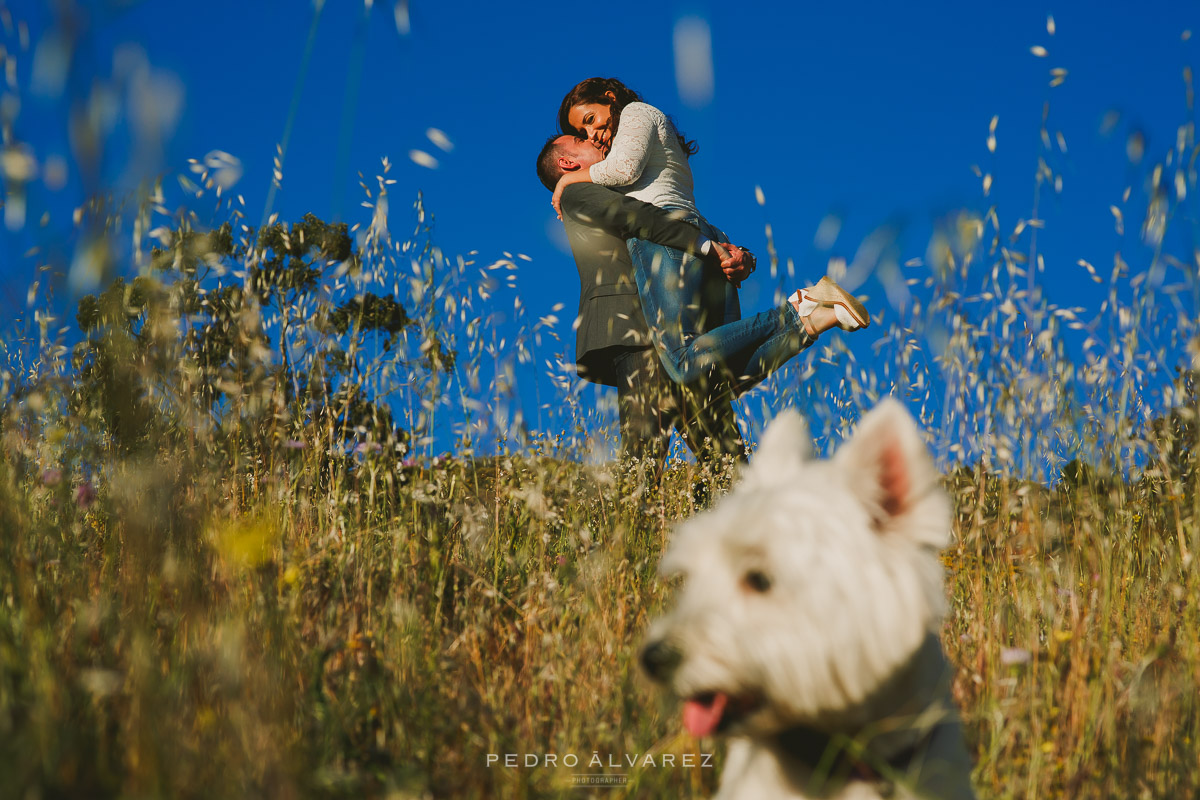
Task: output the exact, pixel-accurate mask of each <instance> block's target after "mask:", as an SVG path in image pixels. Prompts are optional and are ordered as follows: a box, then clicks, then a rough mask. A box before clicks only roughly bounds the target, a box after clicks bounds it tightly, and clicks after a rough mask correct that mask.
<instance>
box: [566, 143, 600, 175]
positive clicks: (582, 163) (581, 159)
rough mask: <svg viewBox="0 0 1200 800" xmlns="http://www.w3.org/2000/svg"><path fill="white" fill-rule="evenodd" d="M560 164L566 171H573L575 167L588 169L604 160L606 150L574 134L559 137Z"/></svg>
mask: <svg viewBox="0 0 1200 800" xmlns="http://www.w3.org/2000/svg"><path fill="white" fill-rule="evenodd" d="M556 143H557V145H558V159H559V161H558V164H559V166H560V167H562V168H563V171H564V172H573V171H575V169H574V168H578V169H587V168H588V167H590V166H591V165H592V164H596V163H598V162H600V161H603V160H604V152H603V151H602V150H601V149H600V147H599V145H597V144H596V143H594V142H592V141H590V140H587V139H576V138H575V137H574V136H569V135H564V136H560V137H558V140H557V142H556Z"/></svg>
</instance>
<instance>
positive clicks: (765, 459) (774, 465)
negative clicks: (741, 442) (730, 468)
mask: <svg viewBox="0 0 1200 800" xmlns="http://www.w3.org/2000/svg"><path fill="white" fill-rule="evenodd" d="M811 447H812V441H811V440H810V439H809V438H808V426H807V425H805V424H804V418H803V417H801V416H800V413H799V412H798V411H796V409H794V408H788V409H785V410H784V411H782V412H781V413H780V414H779V416H777V417H775V419H773V420H772V421H771V424H770V425H768V426H767V429H766V430H765V431H763V435H762V441H760V442H759V444H758V450H756V451H755V453H754V459H753V460H752V461H751V467H752V468H753V470H754V471H755V472H756V473H758V474H759V475H772V474H778V473H780V472H785V471H790V470H792V469H795V468H796V467H798V466H799V465H800V464H801V463H802V462H804V461H805V460H806V459H807V458H808V457H809V453H810V448H811Z"/></svg>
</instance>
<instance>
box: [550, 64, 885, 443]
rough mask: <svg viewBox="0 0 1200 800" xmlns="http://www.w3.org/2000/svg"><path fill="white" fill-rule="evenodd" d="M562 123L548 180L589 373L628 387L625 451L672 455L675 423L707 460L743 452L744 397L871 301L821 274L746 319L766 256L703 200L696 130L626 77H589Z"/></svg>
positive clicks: (854, 322) (855, 321)
mask: <svg viewBox="0 0 1200 800" xmlns="http://www.w3.org/2000/svg"><path fill="white" fill-rule="evenodd" d="M558 125H559V128H560V129H561V130H562V131H563V133H562V134H559V135H556V136H552V137H550V138H549V139H548V140H547V141H546V144H545V145H544V146H543V147H542V150H541V152H540V153H539V154H538V159H537V172H538V178H539V179H540V180H541V181H542V183H543V184H544V185H545V186H546V188H547V189H549V190H551V191H552V192H553V193H554V195H553V199H552V201H551V202H552V203H553V205H554V207H555V210H556V211H557V212H558V213H559V217H560V218H561V219H562V221H563V225H564V226H565V228H566V233H567V239H568V241H569V242H570V245H571V252H572V254H573V255H574V257H575V263H576V266H577V267H578V269H579V279H580V298H579V319H578V321H577V325H578V329H577V334H576V336H577V339H576V351H575V356H576V362H577V365H578V369H579V374H580V375H581V376H582V377H584V378H586V379H587V380H591V381H593V382H596V383H601V384H606V385H609V386H615V387H616V388H617V402H618V410H619V415H620V429H621V450H622V455H623V456H627V457H639V458H655V459H659V460H660V461H661V459H662V458H664V457H665V454H666V446H667V443H668V441H669V437H670V433H671V430H672V428H674V429H677V430H679V431H680V432H681V433H682V434H683V435H684V437H685V440H686V441H687V443H688V446H689V447H690V448H691V449H692V451H693V452H694V453H695V454H696V455H697V457H698V458H701V459H706V458H709V457H711V456H719V455H733V456H736V457H739V458H744V453H745V449H744V445H743V443H742V440H741V437H740V436H739V434H738V429H737V424H736V419H735V416H734V412H733V407H732V399H733V398H734V397H735V396H736V395H737V393H739V392H741V391H745V390H746V389H748V388H749V387H751V386H753V385H755V384H756V383H758V382H759V381H761V380H762V379H763V378H765V377H766V376H767V375H769V374H770V373H771V372H773V371H774V370H776V369H778V368H779V367H781V366H782V365H783V364H784V363H785V362H786V361H787V360H788V359H790V358H791V357H793V356H795V355H796V354H797V353H799V352H800V351H801V350H804V349H805V348H807V347H808V346H809V345H811V344H812V343H813V342H814V341H816V339H817V337H818V336H820V335H821V334H822V333H824V332H825V331H828V330H830V329H831V328H834V327H837V328H840V329H842V330H845V331H854V330H859V329H861V328H865V327H866V326H867V325H869V324H870V316H869V315H868V313H867V310H866V309H865V308H864V307H863V305H862V303H860V302H859V301H858V300H857V299H856V298H855V297H853V296H852V295H850V294H849V293H847V292H846V291H844V290H843V289H842V288H841V287H840V286H838V285H837V284H836V283H834V282H833V281H831V280H830V279H828V278H822V279H821V280H820V281H819V282H818V283H817V284H816V285H815V286H810V287H805V288H801V289H798V290H797V291H796V292H794V293H793V294H792V295H791V296H790V297H789V298H788V299H787V300H786V301H785V302H784V303H782V304H781V305H780V306H778V307H776V308H772V309H768V310H766V311H761V312H759V313H757V314H754V315H752V316H749V317H744V318H743V317H742V316H741V309H740V305H739V302H738V294H737V289H738V286H739V285H740V284H741V282H742V281H743V280H745V279H746V278H747V277H749V276H750V274H751V273H753V272H754V269H755V259H754V256H753V254H751V253H750V251H749V250H747V249H745V248H742V247H738V246H736V245H734V244H732V243H731V242H730V240H729V238H728V237H727V236H725V235H724V234H723V233H722V232H721V231H720V230H718V229H717V228H715V227H713V226H712V225H711V224H710V223H709V222H708V221H707V220H705V219H704V217H703V216H701V215H700V212H699V211H698V210H697V208H696V201H695V197H694V195H693V184H692V171H691V168H690V167H689V166H688V158H689V157H690V156H691V155H693V154H695V152H696V150H697V148H696V144H695V142H692V141H688V140H687V139H685V138H684V136H682V135H681V134H680V133H679V132H678V131H677V130H676V128H675V126H674V124H673V123H672V122H671V120H670V118H669V117H667V116H666V115H665V114H664V113H663V112H662V111H660V110H659V109H657V108H655V107H654V106H652V105H649V104H647V103H645V102H643V101H642V98H641V97H640V96H639V95H638V94H637V93H636V92H634V91H633V90H631V89H630V88H629V87H627V86H625V84H623V83H622V82H621V81H619V80H617V79H615V78H589V79H587V80H585V81H583V82H582V83H580V84H578V85H577V86H576V87H575V88H574V89H572V90H571V91H570V92H569V93H568V94H567V96H566V97H564V98H563V101H562V104H561V106H560V107H559V113H558Z"/></svg>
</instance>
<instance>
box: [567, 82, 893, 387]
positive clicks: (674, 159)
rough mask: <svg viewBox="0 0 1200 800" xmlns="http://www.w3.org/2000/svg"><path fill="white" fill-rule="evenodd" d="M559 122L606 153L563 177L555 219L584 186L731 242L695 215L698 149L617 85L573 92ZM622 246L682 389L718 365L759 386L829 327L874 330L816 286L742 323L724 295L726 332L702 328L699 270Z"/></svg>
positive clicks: (854, 309) (658, 251) (823, 283)
mask: <svg viewBox="0 0 1200 800" xmlns="http://www.w3.org/2000/svg"><path fill="white" fill-rule="evenodd" d="M558 124H559V128H560V129H561V130H562V131H563V133H566V134H569V135H573V136H576V137H578V138H580V139H587V140H589V141H591V142H592V143H593V144H594V145H595V146H596V147H597V148H599V149H600V150H601V151H604V152H607V155H606V157H605V158H604V159H603V160H602V161H600V162H598V163H596V164H592V165H591V166H590V167H589V168H587V169H580V170H576V171H573V172H566V173H564V174H563V176H562V177H561V178H560V179H559V181H558V185H557V186H556V187H555V190H554V196H553V198H552V200H551V203H552V204H553V205H554V208H555V210H556V211H559V210H560V209H559V198H560V197H561V195H562V190H563V189H564V188H565V187H566V186H568V185H570V184H572V183H578V182H583V181H589V182H592V183H597V184H600V185H602V186H610V187H613V188H619V189H620V190H621V191H622V192H624V193H625V194H626V195H628V196H630V197H634V198H636V199H638V200H642V201H644V202H647V203H651V204H653V205H656V206H659V207H660V208H665V209H671V210H676V211H678V212H679V213H680V215H681V217H682V218H684V219H687V220H688V221H690V222H693V223H694V224H696V225H697V226H698V227H699V228H700V229H701V230H702V231H703V232H704V234H705V236H707V237H708V238H709V239H710V240H712V241H713V242H714V243H722V242H724V243H728V241H729V239H728V237H726V236H725V235H724V234H722V233H721V232H720V231H719V230H717V229H716V228H714V227H713V226H712V225H710V224H709V223H708V221H707V220H705V219H704V217H703V216H701V214H700V212H699V210H698V209H697V208H696V200H695V196H694V194H693V183H692V170H691V167H690V166H688V158H689V157H690V156H692V155H694V154H695V153H696V152H697V150H698V148H697V147H696V143H695V142H694V141H688V140H687V139H686V138H685V137H684V136H683V135H681V134H680V133H679V131H678V130H677V129H676V128H675V125H674V123H673V122H672V121H671V119H670V118H669V117H668V116H667V115H666V114H664V113H663V112H662V111H660V110H659V109H657V108H655V107H654V106H652V105H650V104H648V103H646V102H644V101H643V100H642V98H641V95H639V94H638V93H637V92H635V91H633V90H632V89H630V88H629V87H628V86H626V85H625V84H624V83H622V82H621V81H620V80H618V79H616V78H588V79H587V80H585V81H582V82H580V83H579V84H577V85H576V86H575V88H573V89H572V90H571V91H570V92H568V93H567V95H566V97H564V98H563V100H562V103H561V104H560V105H559V110H558ZM628 246H629V254H630V257H631V258H632V261H633V265H634V278H635V279H636V281H637V285H638V294H639V296H640V299H641V301H642V310H643V312H644V314H645V317H646V320H647V322H648V323H649V324H650V326H651V328H652V331H653V333H654V336H655V339H656V341H655V344H656V345H657V346H658V350H659V353H660V354H661V356H662V361H663V366H664V367H665V369H666V371H667V373H668V374H669V375H670V376H671V378H672V379H673V380H675V381H676V382H678V383H691V382H692V381H693V380H696V379H697V378H700V377H702V376H704V375H705V374H706V373H707V372H708V371H709V370H710V369H712V368H713V367H714V366H715V365H717V364H718V363H719V364H723V365H725V366H726V367H728V368H730V369H731V370H733V371H734V372H735V375H734V378H751V379H754V378H761V377H763V375H765V374H766V373H769V372H771V371H773V370H775V369H777V368H778V367H780V366H782V365H783V363H784V362H785V361H787V359H789V358H791V357H792V356H794V355H796V354H797V353H799V352H800V351H801V350H803V349H804V348H805V347H807V346H808V345H809V344H811V343H812V341H813V340H815V339H816V337H817V336H818V335H820V334H821V333H822V332H824V331H826V330H828V329H829V328H832V327H838V328H841V329H842V330H846V331H853V330H857V329H859V328H865V327H866V326H867V325H869V324H870V322H871V318H870V315H869V314H868V313H867V310H866V308H864V307H863V305H862V303H861V302H859V301H858V299H857V298H855V297H854V296H853V295H851V294H850V293H848V292H846V291H845V290H844V289H842V288H841V287H840V286H838V285H837V284H836V283H834V282H833V281H832V280H830V279H829V278H821V280H820V281H819V282H818V283H817V284H816V285H815V286H810V287H806V288H804V289H800V290H798V291H797V292H794V293H793V294H792V296H791V297H789V298H788V301H787V302H786V303H784V304H783V305H782V306H780V307H779V308H776V309H772V310H769V311H763V312H760V313H758V314H755V315H754V316H752V317H747V318H746V319H740V320H739V319H737V317H738V310H737V295H736V293H734V292H732V291H729V292H727V296H728V298H729V302H727V304H726V313H725V324H724V325H721V326H719V327H712V326H711V325H707V326H706V324H705V320H704V319H703V318H702V317H701V314H702V311H701V309H700V304H698V303H697V302H696V300H695V298H698V297H700V296H701V288H700V287H701V281H702V279H703V273H704V270H703V266H702V264H701V262H700V261H698V260H696V259H693V258H691V257H690V256H687V255H686V254H684V253H681V252H679V251H678V250H673V249H671V248H668V247H665V246H663V245H657V244H654V243H652V242H647V241H643V240H641V239H630V240H629V241H628ZM715 246H717V247H718V248H720V247H721V245H719V244H717V245H715ZM798 334H804V335H798ZM738 373H740V374H738Z"/></svg>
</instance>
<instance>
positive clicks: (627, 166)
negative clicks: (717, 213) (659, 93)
mask: <svg viewBox="0 0 1200 800" xmlns="http://www.w3.org/2000/svg"><path fill="white" fill-rule="evenodd" d="M589 172H590V174H591V178H592V182H593V183H598V184H600V185H601V186H613V187H621V190H622V191H623V192H625V194H627V195H629V196H630V197H635V198H637V199H638V200H641V201H643V202H646V203H651V204H652V205H656V206H658V207H659V208H685V209H687V210H689V211H692V212H694V213H696V214H699V212H698V211H697V210H696V198H695V196H694V195H693V194H692V191H693V185H692V170H691V168H690V167H689V166H688V162H687V154H686V153H684V152H683V148H682V147H680V146H679V138H678V136H677V135H676V132H675V126H674V125H672V124H671V121H670V120H669V119H667V115H666V114H664V113H662V112H661V111H659V110H658V109H657V108H655V107H654V106H652V105H648V104H646V103H630V104H629V105H627V106H625V108H624V109H622V110H621V123H620V125H619V127H618V129H617V135H616V136H614V137H613V140H612V147H611V148H610V149H609V152H608V157H607V158H605V159H604V160H603V161H601V162H599V163H598V164H593V165H592V166H591V168H590V170H589Z"/></svg>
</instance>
